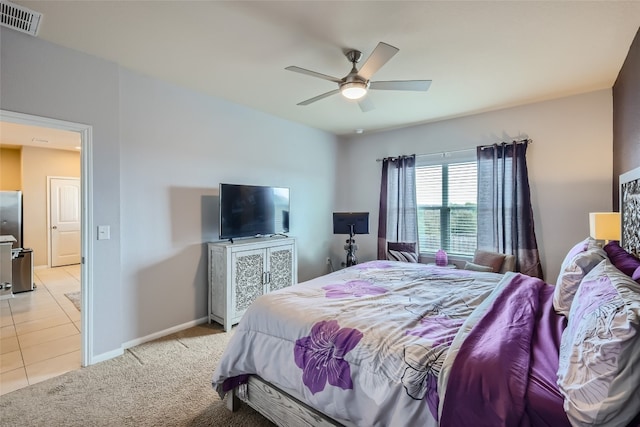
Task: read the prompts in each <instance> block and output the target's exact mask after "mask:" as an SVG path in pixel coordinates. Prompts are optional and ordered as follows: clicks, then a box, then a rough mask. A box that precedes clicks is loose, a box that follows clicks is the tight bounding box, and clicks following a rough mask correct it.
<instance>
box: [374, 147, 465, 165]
mask: <svg viewBox="0 0 640 427" xmlns="http://www.w3.org/2000/svg"><path fill="white" fill-rule="evenodd" d="M475 150H476V149H475V148H465V149H464V150H452V151H436V152H434V153H424V154H416V155H415V156H416V157H426V156H442V157H446V156H447V155H449V154H453V153H462V152H464V151H475ZM399 157H402V156H395V157H385V159H393V160H395V159H397V158H399ZM383 160H384V159H376V162H381V161H383Z"/></svg>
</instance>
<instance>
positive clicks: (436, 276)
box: [212, 174, 640, 426]
mask: <svg viewBox="0 0 640 427" xmlns="http://www.w3.org/2000/svg"><path fill="white" fill-rule="evenodd" d="M623 177H625V175H623ZM627 178H628V179H627ZM634 181H635V184H634ZM638 182H640V174H639V176H637V177H636V175H635V174H631V175H626V177H625V179H624V182H623V180H621V188H625V191H626V193H625V194H626V196H629V197H628V198H627V199H625V200H626V201H625V203H626V204H621V207H622V206H627V207H628V206H630V204H631V203H635V201H638V200H636V199H635V197H636V196H638V194H635V195H634V194H631V193H630V191H631V192H633V191H636V190H637V189H638V186H637V185H636V184H637V183H638ZM629 189H631V190H629ZM625 194H621V199H622V198H623V197H625ZM637 206H638V205H636V207H637ZM627 211H629V212H632V213H633V214H635V215H637V212H638V211H637V210H635V209H633V208H632V209H627ZM622 212H623V220H622V223H623V224H625V227H627V230H624V232H623V236H636V237H637V236H638V233H640V225H638V223H637V222H634V221H635V220H630V219H629V218H628V217H627V218H625V217H624V215H625V213H624V212H625V210H624V209H622ZM633 253H634V249H633V248H631V247H628V246H625V242H624V241H623V242H622V244H621V245H619V244H618V243H617V242H611V243H609V244H608V245H606V246H605V247H604V248H602V247H600V246H599V245H598V242H595V241H594V240H593V239H591V238H586V239H584V240H583V241H580V242H577V243H576V244H575V245H574V246H573V247H572V249H571V250H570V251H569V252H568V253H567V255H566V257H565V260H564V262H563V264H562V268H561V273H560V275H559V277H558V280H557V281H556V282H555V283H552V284H549V283H545V282H543V281H542V280H540V279H537V278H532V277H529V276H525V275H522V274H517V273H506V274H504V275H503V274H497V273H490V272H477V271H468V270H457V269H449V268H442V267H437V266H432V265H425V264H418V263H406V262H397V261H371V262H367V263H363V264H358V265H356V266H352V267H349V268H346V269H343V270H340V271H337V272H335V273H331V274H329V275H326V276H322V277H319V278H316V279H313V280H310V281H308V282H305V283H301V284H298V285H295V286H293V287H291V288H288V289H283V290H279V291H276V292H272V293H270V294H267V295H263V296H262V297H260V298H258V300H256V301H255V302H254V303H253V304H252V306H251V307H250V308H249V310H248V311H247V312H246V314H245V315H244V317H243V319H242V320H241V322H240V323H239V324H238V326H237V327H236V328H235V332H234V335H233V337H232V338H231V341H230V343H229V346H228V348H227V349H226V350H225V352H224V354H223V356H222V358H221V361H220V363H219V365H218V366H217V368H216V370H215V372H214V374H213V380H212V383H213V386H214V388H215V389H216V390H217V391H218V393H219V394H220V396H221V397H223V396H225V395H228V396H227V399H228V400H227V403H228V406H229V407H230V409H232V410H233V409H234V408H235V407H236V406H237V405H238V404H239V402H240V401H243V402H246V403H247V404H249V405H250V406H252V407H254V408H255V409H257V410H258V411H259V412H261V413H262V414H263V415H264V416H265V417H267V418H268V419H270V420H271V421H272V422H274V423H275V424H277V425H281V426H300V425H313V426H317V425H346V426H352V425H357V426H374V425H376V426H377V425H379V426H400V425H411V426H414V425H415V426H418V425H419V426H438V425H441V426H463V425H470V420H473V425H486V426H500V425H504V426H569V425H611V426H618V425H619V426H634V425H638V423H639V422H640V417H639V416H638V415H639V414H638V411H639V410H638V408H640V369H638V366H639V365H638V363H639V362H638V359H639V358H640V338H638V334H637V332H638V330H639V324H640V261H639V260H638V259H637V258H636V257H635V256H634V255H633Z"/></svg>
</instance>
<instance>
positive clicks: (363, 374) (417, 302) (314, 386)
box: [212, 261, 503, 426]
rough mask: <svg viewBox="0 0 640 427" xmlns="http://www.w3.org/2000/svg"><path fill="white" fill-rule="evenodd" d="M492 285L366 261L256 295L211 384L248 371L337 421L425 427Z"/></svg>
mask: <svg viewBox="0 0 640 427" xmlns="http://www.w3.org/2000/svg"><path fill="white" fill-rule="evenodd" d="M502 278H503V276H502V275H499V274H494V273H480V272H472V271H466V270H455V269H446V268H438V267H435V266H428V265H424V264H411V263H401V262H394V261H372V262H368V263H364V264H359V265H356V266H353V267H350V268H347V269H344V270H340V271H337V272H335V273H332V274H329V275H326V276H322V277H319V278H316V279H313V280H310V281H308V282H305V283H301V284H298V285H295V286H292V287H290V288H288V289H283V290H280V291H276V292H273V293H270V294H267V295H264V296H262V297H260V298H258V299H257V300H256V301H255V302H254V303H253V304H252V306H251V307H250V308H249V310H248V311H247V312H246V314H245V315H244V317H243V318H242V320H241V322H240V323H239V325H238V326H237V327H236V328H235V333H234V335H233V337H232V338H231V341H230V343H229V346H228V348H227V349H226V350H225V352H224V354H223V356H222V359H221V361H220V364H219V365H218V367H217V368H216V370H215V372H214V374H213V380H212V383H213V386H214V388H215V389H216V390H217V391H218V392H219V393H220V395H221V396H223V395H224V394H225V393H226V392H228V391H229V390H231V389H232V388H233V387H235V386H237V385H238V384H239V383H241V382H242V381H244V380H245V379H246V375H247V374H257V375H259V376H261V377H262V378H263V379H265V380H266V381H269V382H270V383H272V384H274V385H277V386H278V387H280V388H282V389H284V390H285V391H288V392H290V393H291V394H293V395H294V396H297V397H298V398H301V399H302V400H303V401H305V402H306V403H307V404H309V405H311V406H312V407H314V408H316V409H318V410H319V411H321V412H323V413H325V414H327V415H329V416H330V417H332V418H334V419H336V420H337V421H340V422H344V423H345V424H355V425H367V426H373V425H387V426H388V425H416V426H417V425H420V426H435V425H437V424H438V423H437V418H438V404H439V395H438V376H439V374H440V371H441V368H442V364H443V361H444V359H445V357H446V355H447V351H448V349H449V346H450V345H451V343H452V341H453V339H454V337H455V336H456V334H457V332H458V330H459V329H460V327H461V326H462V324H463V323H464V321H465V319H467V317H469V315H470V314H471V313H472V312H473V310H474V309H475V308H476V307H477V306H478V305H480V303H482V301H483V300H485V299H486V298H487V297H488V296H489V295H490V294H491V292H492V290H493V289H494V288H495V287H496V285H497V284H498V283H499V282H500V280H501V279H502ZM347 420H348V421H347Z"/></svg>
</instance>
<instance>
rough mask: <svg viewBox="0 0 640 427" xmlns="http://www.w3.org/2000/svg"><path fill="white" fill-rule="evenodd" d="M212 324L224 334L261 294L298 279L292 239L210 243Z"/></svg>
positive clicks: (210, 312)
mask: <svg viewBox="0 0 640 427" xmlns="http://www.w3.org/2000/svg"><path fill="white" fill-rule="evenodd" d="M208 248H209V291H208V292H209V295H208V305H209V322H211V321H215V322H218V323H220V324H221V325H222V326H223V327H224V330H225V331H229V330H231V326H232V325H235V324H237V323H238V322H239V321H240V319H241V318H242V315H243V314H244V312H245V311H246V310H247V309H248V308H249V306H250V305H251V304H252V303H253V302H254V301H255V300H256V299H257V298H258V297H259V296H261V295H262V294H264V293H267V292H270V291H275V290H278V289H283V288H286V287H288V286H291V285H294V284H295V283H296V282H297V280H298V266H297V254H296V245H295V240H294V239H293V238H258V239H247V240H246V241H239V242H236V243H231V242H216V243H209V244H208Z"/></svg>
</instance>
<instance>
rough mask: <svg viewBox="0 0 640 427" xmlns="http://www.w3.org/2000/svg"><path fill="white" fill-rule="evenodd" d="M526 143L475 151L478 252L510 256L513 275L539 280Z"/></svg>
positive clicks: (495, 145) (539, 266) (495, 146)
mask: <svg viewBox="0 0 640 427" xmlns="http://www.w3.org/2000/svg"><path fill="white" fill-rule="evenodd" d="M527 145H528V141H514V142H513V143H502V144H494V145H490V146H483V147H478V148H477V153H478V249H484V250H490V251H494V252H501V253H505V254H513V255H515V258H516V271H519V272H521V273H523V274H527V275H529V276H533V277H539V278H541V279H542V278H543V277H542V265H541V264H540V255H539V253H538V244H537V242H536V233H535V228H534V224H533V209H532V208H531V194H530V190H529V177H528V172H527V160H526V154H527Z"/></svg>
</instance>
